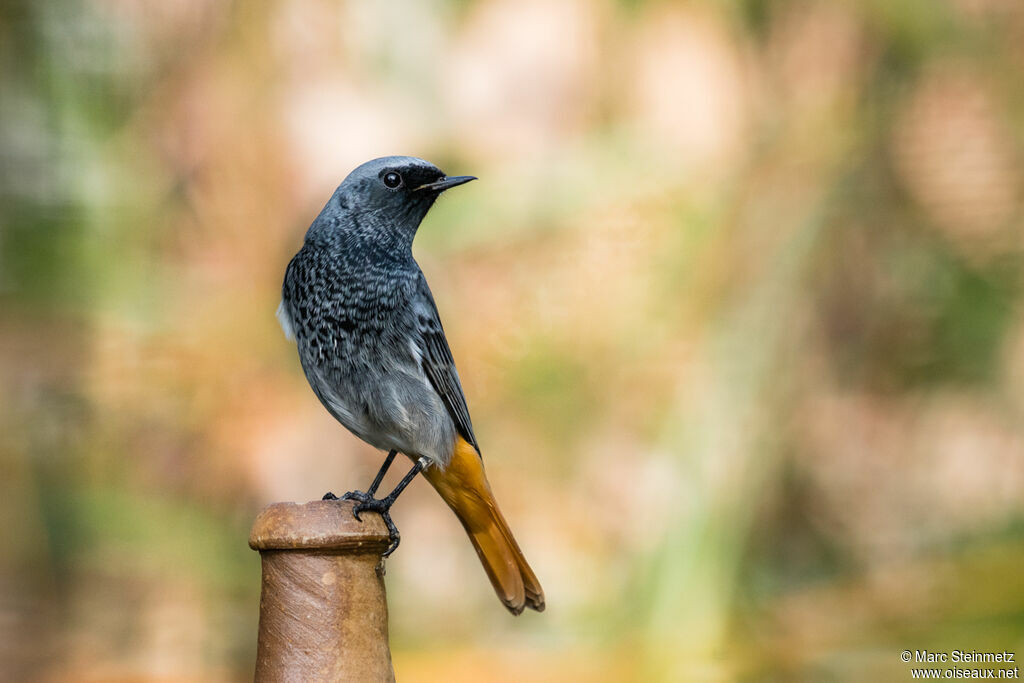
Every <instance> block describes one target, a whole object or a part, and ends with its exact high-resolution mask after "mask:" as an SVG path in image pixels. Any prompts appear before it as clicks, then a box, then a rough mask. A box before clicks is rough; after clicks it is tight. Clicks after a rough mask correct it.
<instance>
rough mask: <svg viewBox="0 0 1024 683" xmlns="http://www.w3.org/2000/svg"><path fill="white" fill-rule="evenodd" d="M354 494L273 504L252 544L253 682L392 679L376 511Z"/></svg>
mask: <svg viewBox="0 0 1024 683" xmlns="http://www.w3.org/2000/svg"><path fill="white" fill-rule="evenodd" d="M362 518H363V522H362V523H360V522H358V521H356V520H355V518H354V517H353V516H352V503H351V502H349V501H319V500H318V501H314V502H311V503H306V504H305V505H299V504H296V503H275V504H273V505H270V506H268V507H266V508H264V510H263V511H262V512H260V514H259V516H258V517H257V518H256V521H255V523H254V524H253V527H252V533H251V534H250V535H249V546H250V547H251V548H253V549H254V550H258V551H259V553H260V558H261V560H262V564H263V587H262V594H261V595H260V629H259V642H258V646H257V654H256V681H258V682H266V681H394V679H395V674H394V670H393V669H392V668H391V650H390V648H389V647H388V606H387V600H386V598H385V594H384V576H383V564H382V562H381V553H383V552H384V550H386V549H387V546H388V531H387V528H386V527H385V526H384V522H383V520H381V518H380V516H379V515H376V514H374V513H366V514H364V515H362Z"/></svg>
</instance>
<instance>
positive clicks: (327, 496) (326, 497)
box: [320, 491, 341, 500]
mask: <svg viewBox="0 0 1024 683" xmlns="http://www.w3.org/2000/svg"><path fill="white" fill-rule="evenodd" d="M320 500H341V499H340V498H338V497H337V496H336V495H334V494H333V493H331V492H330V491H328V492H327V493H325V494H324V497H323V498H321V499H320Z"/></svg>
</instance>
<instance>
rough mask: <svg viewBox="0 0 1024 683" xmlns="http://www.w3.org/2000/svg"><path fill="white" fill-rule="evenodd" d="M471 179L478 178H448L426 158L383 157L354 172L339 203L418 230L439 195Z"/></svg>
mask: <svg viewBox="0 0 1024 683" xmlns="http://www.w3.org/2000/svg"><path fill="white" fill-rule="evenodd" d="M470 180H475V178H473V176H455V177H449V176H446V175H445V174H444V173H443V172H442V171H441V169H439V168H438V167H437V166H434V165H433V164H431V163H430V162H428V161H424V160H423V159H417V158H415V157H383V158H380V159H374V160H373V161H368V162H366V163H365V164H363V165H362V166H359V167H358V168H356V169H355V170H354V171H352V173H350V174H349V176H348V177H347V178H345V182H343V183H342V184H341V185H340V186H339V187H338V190H337V192H336V195H335V200H336V201H337V203H338V207H339V208H341V209H342V210H346V211H353V212H358V213H363V214H371V215H373V216H374V218H375V219H377V220H378V221H380V222H383V223H386V224H388V225H392V226H395V227H397V228H399V229H403V230H412V231H415V230H416V228H417V227H418V226H419V223H420V221H422V220H423V217H424V216H425V215H426V214H427V211H428V210H429V209H430V207H431V206H432V205H433V203H434V201H435V200H436V199H437V197H438V195H440V194H441V193H442V192H444V191H445V190H447V189H448V188H450V187H455V186H456V185H461V184H463V183H466V182H469V181H470Z"/></svg>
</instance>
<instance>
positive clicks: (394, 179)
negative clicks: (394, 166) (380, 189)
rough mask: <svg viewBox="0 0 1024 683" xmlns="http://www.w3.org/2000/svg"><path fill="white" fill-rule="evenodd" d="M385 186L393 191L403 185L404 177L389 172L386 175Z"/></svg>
mask: <svg viewBox="0 0 1024 683" xmlns="http://www.w3.org/2000/svg"><path fill="white" fill-rule="evenodd" d="M384 184H385V185H387V186H388V187H390V188H391V189H392V190H393V189H395V188H396V187H398V186H399V185H401V184H402V176H400V175H398V174H397V173H395V172H394V171H388V172H387V173H385V174H384Z"/></svg>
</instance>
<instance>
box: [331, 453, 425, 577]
mask: <svg viewBox="0 0 1024 683" xmlns="http://www.w3.org/2000/svg"><path fill="white" fill-rule="evenodd" d="M389 457H390V456H389ZM429 463H430V460H428V459H427V458H420V459H419V460H417V461H416V464H415V465H413V466H412V469H411V470H409V473H408V474H406V475H405V476H404V477H402V481H400V482H398V485H397V486H395V488H394V490H393V491H392V492H391V493H389V494H388V495H386V496H384V497H383V498H374V497H373V494H372V493H363V492H362V491H349V492H348V493H346V494H345V495H344V496H342V498H343V499H346V500H356V501H358V502H357V503H356V504H355V505H354V506H353V507H352V515H353V516H354V517H355V518H356V519H359V521H362V520H361V519H360V518H359V513H360V512H364V511H366V510H369V511H371V512H376V513H378V514H379V515H380V516H381V517H382V518H383V519H384V523H385V524H386V525H387V527H388V533H389V534H390V537H391V544H390V545H389V546H388V549H387V550H386V551H385V552H384V554H383V555H382V557H387V556H388V555H390V554H391V553H393V552H395V548H397V547H398V544H399V543H400V542H401V540H402V537H401V535H400V534H399V533H398V527H396V526H395V523H394V522H393V521H391V514H390V512H389V511H390V510H391V506H392V505H394V503H395V500H396V499H397V498H398V496H399V494H400V493H402V491H404V490H405V487H406V486H408V485H409V483H410V482H412V480H413V479H415V478H416V475H417V474H419V473H420V472H422V471H423V468H424V467H426V466H427V465H428V464H429ZM378 485H380V482H379V481H377V482H374V488H375V487H376V486H378ZM371 490H372V489H371Z"/></svg>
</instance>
